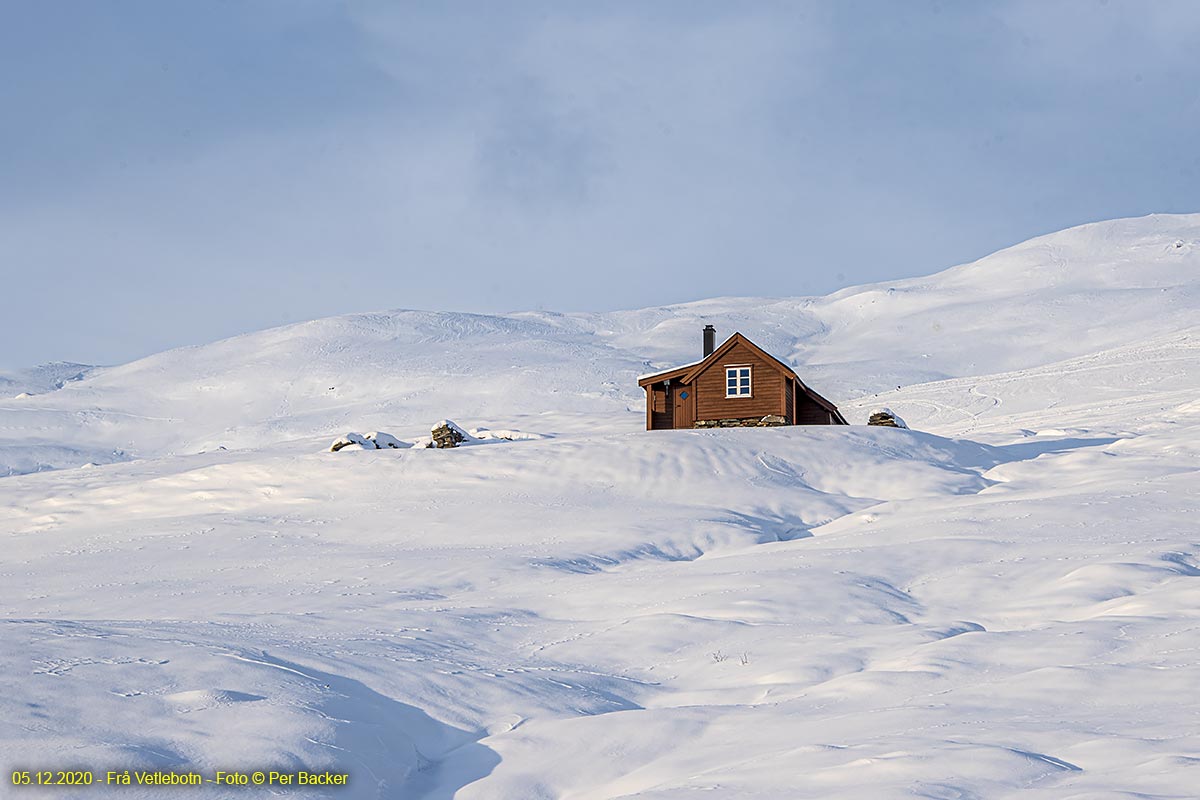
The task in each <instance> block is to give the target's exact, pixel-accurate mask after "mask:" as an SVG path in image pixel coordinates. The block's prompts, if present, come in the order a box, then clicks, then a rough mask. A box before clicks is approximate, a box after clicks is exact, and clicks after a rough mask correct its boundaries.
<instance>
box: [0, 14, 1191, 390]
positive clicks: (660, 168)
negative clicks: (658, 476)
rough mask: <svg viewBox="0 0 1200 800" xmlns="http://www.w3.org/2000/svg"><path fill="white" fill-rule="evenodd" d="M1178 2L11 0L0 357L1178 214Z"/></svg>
mask: <svg viewBox="0 0 1200 800" xmlns="http://www.w3.org/2000/svg"><path fill="white" fill-rule="evenodd" d="M1197 42H1200V3H1196V2H1190V1H1189V0H1180V1H1179V2H1172V1H1171V0H1155V2H1142V1H1141V0H1137V1H1133V0H1130V2H1122V1H1121V0H1108V2H1103V1H1102V0H1079V1H1078V2H1070V1H1069V0H1061V1H1056V2H1045V1H1044V0H1031V1H1030V2H992V3H985V2H952V0H944V1H943V2H928V1H926V0H912V1H911V2H903V3H898V2H891V1H890V0H889V1H887V2H849V1H847V0H830V1H829V2H797V1H792V2H782V3H767V2H761V3H753V4H733V3H724V2H713V3H705V2H697V0H687V2H656V3H642V2H636V3H634V2H630V3H558V2H546V3H519V2H512V3H492V2H476V3H398V2H379V3H354V2H333V1H332V0H330V1H329V2H316V1H315V0H312V1H310V2H301V1H300V0H259V1H257V2H255V1H253V0H246V2H232V1H231V0H224V1H218V0H213V2H191V3H188V2H161V0H144V1H143V2H135V0H121V2H116V1H115V0H114V1H113V2H93V3H79V2H54V1H53V0H44V1H43V2H36V3H30V2H24V0H0V70H2V74H3V75H4V79H3V80H0V288H2V289H3V293H4V298H5V303H4V308H5V315H4V323H3V326H2V327H0V367H16V366H21V365H27V364H33V363H36V362H41V361H47V360H59V359H61V360H75V361H82V362H87V363H117V362H121V361H125V360H129V359H132V358H135V357H138V356H141V355H146V354H149V353H152V352H156V351H158V350H162V349H165V348H167V347H172V346H176V345H181V344H191V343H200V342H206V341H210V340H213V339H216V338H220V337H223V336H228V335H232V334H235V333H239V332H244V331H248V330H255V329H259V328H263V327H268V326H271V325H277V324H281V323H285V322H292V321H298V320H303V319H310V318H313V317H319V316H325V315H330V314H338V313H344V312H350V311H359V310H371V309H381V308H427V309H455V310H466V311H506V310H519V309H525V308H538V307H542V308H548V309H556V310H603V309H613V308H628V307H640V306H646V305H654V304H665V303H673V302H682V301H687V300H694V299H699V298H703V297H711V296H718V295H729V294H762V295H799V294H823V293H826V292H829V291H832V290H834V289H837V288H839V287H842V286H846V285H851V284H856V283H863V282H867V281H875V280H885V279H889V278H897V277H904V276H910V275H916V274H924V273H929V272H933V271H937V270H940V269H943V268H945V267H948V266H952V265H953V264H956V263H960V262H963V261H968V260H972V259H974V258H977V257H980V256H983V255H985V254H987V253H988V252H991V251H993V250H996V249H999V248H1001V247H1004V246H1006V245H1009V244H1013V243H1016V242H1018V241H1021V240H1023V239H1026V238H1028V237H1030V236H1033V235H1037V234H1039V233H1045V232H1048V231H1052V230H1056V229H1059V228H1063V227H1067V226H1070V225H1074V224H1078V223H1081V222H1087V221H1092V220H1097V219H1104V218H1109V217H1118V216H1132V215H1140V214H1146V213H1150V212H1155V211H1163V212H1184V211H1198V210H1200V147H1198V146H1197V144H1196V142H1197V133H1198V131H1200V59H1198V58H1197V57H1196V48H1197Z"/></svg>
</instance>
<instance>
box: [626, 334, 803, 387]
mask: <svg viewBox="0 0 1200 800" xmlns="http://www.w3.org/2000/svg"><path fill="white" fill-rule="evenodd" d="M738 344H742V345H745V346H746V347H748V348H749V349H750V350H751V351H752V352H753V353H754V354H755V355H757V356H759V357H760V358H762V359H763V360H764V361H766V362H767V363H768V364H774V365H775V366H776V367H777V368H778V369H779V371H780V372H782V373H784V374H785V375H787V376H788V377H790V378H795V379H796V380H800V378H799V377H798V376H797V375H796V373H795V371H793V370H792V368H791V367H789V366H788V365H787V364H785V363H783V362H782V361H780V360H779V359H778V358H776V357H775V356H773V355H771V354H770V353H768V352H767V351H766V350H763V349H762V348H761V347H759V346H758V345H756V344H755V343H754V342H752V341H750V340H749V339H747V338H746V337H745V336H742V334H740V333H735V334H734V335H733V336H730V337H729V338H728V339H726V340H725V342H724V343H723V344H722V345H721V346H720V347H718V348H717V349H716V350H713V351H712V354H711V355H709V356H708V357H707V358H702V359H701V360H699V361H693V362H692V363H691V364H684V365H683V366H681V367H672V368H671V369H667V370H663V371H662V372H653V373H651V374H649V375H643V376H641V377H640V378H638V386H645V385H647V384H650V383H658V382H659V381H663V380H666V379H668V378H670V379H672V380H674V379H675V378H679V380H681V381H682V382H683V383H691V382H692V381H694V380H695V379H696V376H697V375H699V374H700V373H701V372H704V371H705V370H706V369H708V368H709V367H711V366H712V365H713V364H715V363H716V362H718V361H720V360H721V359H722V358H724V357H725V354H726V353H728V352H729V351H730V350H732V349H733V348H734V347H735V346H737V345H738ZM805 388H807V387H805Z"/></svg>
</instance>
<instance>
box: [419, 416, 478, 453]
mask: <svg viewBox="0 0 1200 800" xmlns="http://www.w3.org/2000/svg"><path fill="white" fill-rule="evenodd" d="M430 435H431V436H432V437H433V443H434V446H435V447H438V448H446V447H458V446H459V445H460V444H462V443H463V442H470V441H473V440H474V438H475V437H473V436H472V435H471V434H469V433H467V432H466V431H464V430H463V429H462V428H460V427H458V425H456V424H455V423H454V422H453V421H451V420H448V419H444V420H442V421H441V422H439V423H437V424H436V425H434V426H433V430H431V431H430Z"/></svg>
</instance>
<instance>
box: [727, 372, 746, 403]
mask: <svg viewBox="0 0 1200 800" xmlns="http://www.w3.org/2000/svg"><path fill="white" fill-rule="evenodd" d="M725 396H726V397H749V396H750V368H749V367H726V368H725Z"/></svg>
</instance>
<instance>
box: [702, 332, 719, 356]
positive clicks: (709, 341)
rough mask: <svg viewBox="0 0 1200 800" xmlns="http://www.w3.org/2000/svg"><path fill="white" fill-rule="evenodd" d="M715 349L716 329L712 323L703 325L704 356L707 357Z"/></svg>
mask: <svg viewBox="0 0 1200 800" xmlns="http://www.w3.org/2000/svg"><path fill="white" fill-rule="evenodd" d="M716 349H717V329H716V328H714V327H713V326H712V325H705V326H704V357H705V358H708V357H709V356H711V355H712V352H713V350H716Z"/></svg>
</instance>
